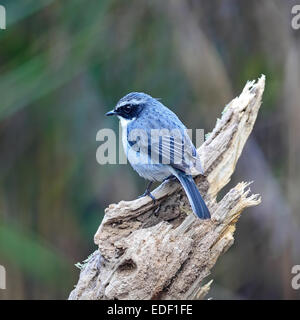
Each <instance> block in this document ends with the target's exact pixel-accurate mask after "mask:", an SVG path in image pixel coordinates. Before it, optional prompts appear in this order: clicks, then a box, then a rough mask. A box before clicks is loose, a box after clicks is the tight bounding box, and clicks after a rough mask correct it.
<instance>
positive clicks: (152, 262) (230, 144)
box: [69, 76, 265, 300]
mask: <svg viewBox="0 0 300 320" xmlns="http://www.w3.org/2000/svg"><path fill="white" fill-rule="evenodd" d="M264 87H265V76H261V77H260V79H258V81H257V82H255V81H252V82H248V83H247V84H246V86H245V88H244V89H243V92H242V93H241V95H240V96H239V97H237V98H235V99H234V100H232V101H231V102H230V103H229V104H228V105H227V106H226V107H225V109H224V111H223V113H222V117H221V119H218V120H217V123H216V126H215V128H214V129H213V131H212V132H211V134H210V135H209V137H208V138H207V140H206V141H205V142H204V143H203V144H202V146H201V147H200V148H199V150H198V151H199V154H200V157H201V159H202V163H203V166H204V171H205V172H204V176H202V175H196V176H195V181H196V183H197V185H198V187H199V189H200V192H201V194H202V195H203V197H204V200H205V202H206V203H207V206H208V208H209V210H210V212H211V214H212V219H211V220H208V221H207V220H200V219H197V218H195V216H194V215H193V214H192V212H191V208H190V206H189V203H188V200H187V198H186V196H185V193H184V191H183V190H182V188H181V186H180V184H179V183H178V182H177V181H166V182H164V183H162V184H161V185H160V186H159V187H158V188H156V189H155V190H154V191H153V194H154V196H155V198H156V199H157V201H156V203H155V204H153V202H152V200H151V199H150V198H149V197H144V198H140V199H136V200H134V201H121V202H120V203H118V204H112V205H110V206H109V207H108V208H107V209H106V210H105V216H104V219H103V221H102V223H101V225H100V226H99V229H98V231H97V233H96V234H95V239H94V240H95V243H96V244H97V245H98V247H99V249H98V250H97V251H95V252H94V253H93V254H92V255H91V256H90V257H89V258H88V259H87V260H86V261H85V264H84V265H83V266H82V270H81V273H80V278H79V281H78V283H77V285H76V287H75V289H74V290H73V291H72V292H71V294H70V297H69V299H137V300H138V299H199V298H203V297H204V296H205V294H206V293H207V292H208V291H209V287H210V284H211V281H210V282H209V283H207V284H203V280H204V278H205V277H207V276H208V275H209V274H210V270H211V269H212V267H213V266H214V265H215V263H216V261H217V259H218V257H219V256H220V255H221V254H223V253H224V252H225V251H226V250H227V249H228V248H229V247H230V246H231V245H232V244H233V242H234V238H233V234H234V231H235V224H236V222H237V220H238V218H239V217H240V215H241V213H242V211H243V209H245V208H247V207H250V206H255V205H257V204H259V203H260V201H261V199H260V196H259V195H253V194H252V195H251V194H250V189H249V188H247V187H248V185H249V183H246V182H241V183H238V184H237V185H236V186H235V187H234V188H232V189H231V190H230V191H229V192H228V193H227V194H226V195H225V196H224V197H223V199H222V200H220V201H219V202H217V200H216V197H217V195H218V193H219V191H220V190H221V189H222V188H223V187H224V186H225V185H226V184H227V183H228V182H229V181H230V177H231V175H232V174H233V172H234V170H235V166H236V163H237V161H238V159H239V156H240V154H241V152H242V150H243V147H244V145H245V143H246V141H247V139H248V137H249V135H250V133H251V131H252V128H253V125H254V123H255V120H256V117H257V113H258V110H259V108H260V105H261V100H262V95H263V91H264ZM249 161H251V159H249Z"/></svg>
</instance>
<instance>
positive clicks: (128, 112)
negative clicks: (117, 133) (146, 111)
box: [115, 103, 143, 120]
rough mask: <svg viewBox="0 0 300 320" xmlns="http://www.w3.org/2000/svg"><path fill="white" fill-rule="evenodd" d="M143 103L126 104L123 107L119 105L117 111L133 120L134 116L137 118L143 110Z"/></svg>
mask: <svg viewBox="0 0 300 320" xmlns="http://www.w3.org/2000/svg"><path fill="white" fill-rule="evenodd" d="M142 109H143V105H142V104H130V103H128V104H126V105H124V106H122V107H118V108H116V109H115V113H116V114H117V115H118V116H120V117H122V118H124V119H127V120H131V119H133V118H137V116H138V115H139V113H140V112H141V111H142Z"/></svg>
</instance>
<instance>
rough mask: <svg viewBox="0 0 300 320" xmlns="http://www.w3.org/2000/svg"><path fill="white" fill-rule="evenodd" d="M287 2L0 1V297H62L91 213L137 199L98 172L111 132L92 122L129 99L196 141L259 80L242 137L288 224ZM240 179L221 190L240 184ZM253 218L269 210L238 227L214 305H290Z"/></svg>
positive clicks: (89, 245)
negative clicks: (170, 114) (172, 119)
mask: <svg viewBox="0 0 300 320" xmlns="http://www.w3.org/2000/svg"><path fill="white" fill-rule="evenodd" d="M292 3H293V1H280V0H278V1H275V0H274V1H269V4H266V3H264V4H262V3H261V2H260V1H258V0H255V1H251V2H246V1H245V2H244V1H243V2H241V1H238V0H226V1H225V0H224V1H218V0H213V1H204V0H201V1H196V0H189V1H182V2H168V1H167V2H160V1H158V0H155V1H138V0H133V1H130V2H127V1H126V2H125V1H120V0H111V1H108V0H102V1H89V2H87V1H84V0H72V1H70V0H67V1H58V0H40V1H33V0H27V1H25V0H23V1H22V0H14V1H11V0H6V1H4V0H2V1H1V4H2V5H4V6H5V7H6V10H7V29H6V30H5V31H2V30H0V152H1V158H0V264H2V265H4V266H5V267H6V269H7V276H8V279H7V286H8V288H7V290H5V291H1V292H0V298H2V297H3V298H5V299H7V298H19V299H23V298H33V299H40V298H51V299H54V298H60V299H64V298H66V297H67V296H68V294H69V292H70V291H71V290H72V286H73V285H74V284H75V283H76V281H77V279H78V273H79V271H78V270H77V269H76V268H75V267H74V264H75V263H77V262H78V261H82V260H84V259H85V258H86V257H87V256H88V254H90V253H91V252H92V251H93V250H94V249H95V246H94V245H93V235H94V233H95V231H96V230H97V228H98V225H99V223H100V221H101V219H102V217H103V213H104V208H105V207H106V206H107V205H108V204H110V203H112V202H117V201H119V200H121V199H133V198H135V197H136V196H137V195H138V194H140V193H142V191H143V187H144V184H145V182H144V181H143V180H142V179H140V178H139V177H138V176H137V175H136V174H135V173H134V172H133V170H132V169H131V168H130V167H129V166H124V165H118V166H115V165H114V166H113V165H106V166H99V165H98V164H97V162H96V157H95V155H96V149H97V147H98V145H99V143H98V142H96V133H97V131H98V130H99V129H101V128H103V127H108V128H112V129H114V130H116V131H117V130H118V123H117V121H112V120H111V119H106V118H105V117H104V113H105V112H106V111H108V110H110V109H112V108H113V106H114V104H115V103H116V102H117V101H118V99H119V98H120V97H122V96H123V95H125V94H126V93H128V92H130V91H144V92H147V93H150V94H151V95H152V96H154V97H157V98H162V102H163V103H165V104H166V105H167V106H169V107H170V108H171V109H172V110H174V111H175V112H176V113H177V114H178V116H179V117H180V118H182V119H183V121H184V122H185V123H186V124H187V126H188V127H190V128H205V130H206V132H209V131H210V130H211V128H213V126H214V124H215V121H216V117H219V115H220V113H221V112H222V110H223V107H224V106H225V104H226V103H228V102H229V101H230V100H231V99H232V98H233V97H234V96H235V95H236V94H238V93H239V92H240V90H241V89H242V88H243V86H244V84H245V82H246V81H247V80H252V79H255V78H257V77H258V76H259V75H260V74H261V73H264V74H266V76H267V87H266V92H265V95H264V102H263V108H262V110H261V113H260V115H259V118H258V122H257V125H256V128H255V131H254V134H253V136H254V137H255V139H256V141H257V144H258V146H259V148H261V149H262V150H263V156H264V161H265V162H266V164H267V167H268V169H269V170H270V175H272V176H273V175H274V180H272V179H269V178H266V179H269V180H270V181H272V183H273V184H274V183H276V185H277V184H278V186H279V188H281V190H282V195H283V197H286V198H287V203H288V204H289V205H290V209H291V210H292V212H293V213H292V214H293V215H294V216H295V218H296V219H298V220H297V221H298V222H299V217H298V216H297V214H295V213H296V212H299V211H297V208H299V200H298V199H297V197H296V195H294V196H293V194H292V193H293V192H290V191H289V190H299V188H298V186H299V184H297V179H296V178H297V175H296V174H295V172H297V171H296V164H297V161H298V159H299V152H298V151H299V150H298V149H296V150H295V149H294V145H295V144H297V143H298V142H297V135H294V130H296V129H297V128H296V127H297V125H296V124H295V123H294V122H293V119H295V118H296V116H295V114H297V111H295V110H296V108H297V107H298V105H295V104H293V103H292V100H291V99H286V97H287V96H286V94H288V97H291V96H292V94H295V96H293V97H299V96H296V95H297V88H299V86H298V87H297V82H296V80H297V79H298V78H297V75H299V70H300V69H299V68H297V66H295V67H294V68H292V72H288V73H287V61H288V57H289V56H290V54H291V52H290V50H291V48H295V47H297V46H298V45H299V41H298V39H299V37H298V36H297V34H295V32H294V33H293V31H292V30H291V28H290V24H289V18H290V17H289V12H290V7H291V5H292ZM299 32H300V31H299ZM298 48H299V47H298ZM296 52H299V50H296ZM288 75H289V76H291V78H292V79H296V80H293V81H294V82H293V83H295V84H296V87H295V89H293V88H291V86H289V84H290V82H289V81H290V80H289V76H288ZM292 76H293V77H292ZM287 88H290V91H291V92H292V94H291V92H289V91H288V90H287ZM294 99H296V98H294ZM293 101H294V100H293ZM296 101H297V99H296ZM286 128H289V130H290V131H289V132H286V130H285V129H286ZM297 132H299V131H297ZM287 137H288V138H287ZM255 158H256V156H255ZM241 161H242V162H243V161H249V159H246V160H241ZM241 168H242V169H240V170H239V171H238V172H237V173H236V175H235V177H234V179H233V180H234V181H240V180H244V179H246V178H245V176H246V171H247V170H246V169H243V168H244V167H243V166H241ZM249 179H250V180H252V179H254V178H253V177H252V176H251V174H250V176H249ZM257 179H259V177H258V178H257ZM269 180H268V181H269ZM274 181H275V182H274ZM270 183H271V182H270ZM258 185H260V184H259V181H258ZM231 186H232V184H231ZM261 188H262V189H258V190H256V191H257V192H259V193H261V194H262V196H263V199H264V196H266V198H267V194H268V192H269V191H268V190H269V189H268V190H266V189H264V188H263V187H261ZM278 201H281V200H279V199H278ZM260 210H261V211H260ZM263 210H265V211H270V208H269V207H268V208H266V207H265V209H263V208H260V207H258V208H256V209H253V210H252V211H251V210H249V212H247V215H245V218H244V217H242V221H241V223H240V226H239V228H240V230H241V231H240V232H238V234H237V237H238V239H237V245H236V247H234V248H232V249H231V250H230V251H229V253H228V254H226V255H225V256H224V257H223V258H222V259H221V260H220V262H219V264H218V266H217V268H216V271H215V274H214V275H213V277H215V279H216V280H215V283H216V285H215V287H214V289H213V291H212V295H213V297H215V298H233V297H237V298H243V299H245V298H246V299H250V298H269V297H276V298H287V297H294V293H293V292H291V290H290V289H289V281H290V278H289V277H290V274H289V269H288V268H289V266H290V265H291V263H292V261H293V262H294V260H293V259H292V258H291V257H290V256H289V253H286V247H284V248H283V249H282V248H281V249H279V247H278V250H277V251H276V255H275V256H272V257H270V258H266V257H269V255H270V254H269V247H270V246H271V245H270V241H271V240H270V239H271V237H270V233H272V230H267V231H266V229H263V228H261V229H259V228H258V225H259V224H260V223H259V222H258V219H255V218H251V212H253V211H256V212H257V213H258V214H264V213H265V211H263ZM246 216H247V217H246ZM253 216H255V214H254V215H253ZM256 229H257V230H256ZM258 229H259V230H258ZM254 230H255V231H254ZM276 248H277V247H276ZM298 254H299V251H297V252H296V257H299V255H298ZM297 255H298V256H297ZM249 257H251V259H249ZM279 257H280V258H279ZM241 259H244V260H245V261H248V262H249V263H248V264H246V262H244V263H241V262H239V263H236V262H237V261H240V260H241ZM250 260H251V261H250ZM298 263H299V261H298ZM258 265H259V266H260V268H258ZM287 266H288V267H287ZM257 269H260V272H258V271H259V270H257ZM270 270H272V272H273V270H274V273H275V274H276V275H277V278H276V280H274V279H270V276H269V274H270ZM283 271H284V272H283Z"/></svg>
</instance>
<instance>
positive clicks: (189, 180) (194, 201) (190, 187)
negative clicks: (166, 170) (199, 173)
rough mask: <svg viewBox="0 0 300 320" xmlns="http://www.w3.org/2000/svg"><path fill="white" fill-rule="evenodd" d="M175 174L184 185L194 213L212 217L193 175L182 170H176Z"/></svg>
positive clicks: (199, 215) (204, 217)
mask: <svg viewBox="0 0 300 320" xmlns="http://www.w3.org/2000/svg"><path fill="white" fill-rule="evenodd" d="M175 175H176V177H177V178H178V180H179V181H180V183H181V185H182V186H183V188H184V190H185V192H186V194H187V197H188V199H189V202H190V204H191V207H192V209H193V211H194V213H195V214H196V215H197V216H198V217H199V218H200V219H210V213H209V210H208V208H207V206H206V204H205V202H204V200H203V199H202V197H201V194H200V192H199V190H198V188H197V186H196V184H195V181H194V179H193V177H192V176H190V175H187V174H186V173H184V172H182V171H180V170H176V174H175Z"/></svg>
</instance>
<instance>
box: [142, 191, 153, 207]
mask: <svg viewBox="0 0 300 320" xmlns="http://www.w3.org/2000/svg"><path fill="white" fill-rule="evenodd" d="M146 196H149V197H150V198H151V199H152V201H153V203H154V204H155V202H156V199H155V197H154V195H153V194H152V193H151V192H150V190H146V191H145V192H144V193H143V194H142V195H140V196H139V198H142V197H146Z"/></svg>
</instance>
